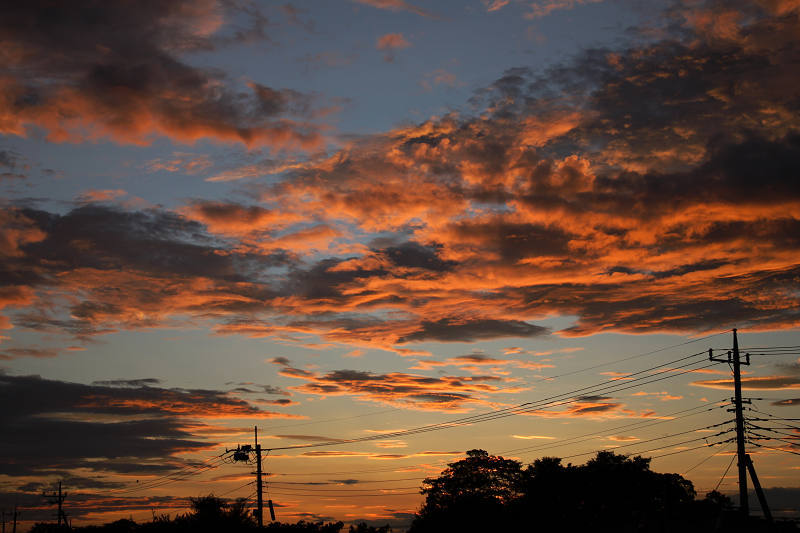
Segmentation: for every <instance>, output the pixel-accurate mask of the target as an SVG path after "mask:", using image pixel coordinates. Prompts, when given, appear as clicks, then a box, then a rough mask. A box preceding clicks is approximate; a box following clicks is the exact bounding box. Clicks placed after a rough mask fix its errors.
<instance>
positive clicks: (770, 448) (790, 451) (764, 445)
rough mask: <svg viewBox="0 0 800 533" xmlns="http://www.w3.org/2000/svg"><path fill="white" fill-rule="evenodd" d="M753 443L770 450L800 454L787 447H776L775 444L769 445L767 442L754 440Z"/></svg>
mask: <svg viewBox="0 0 800 533" xmlns="http://www.w3.org/2000/svg"><path fill="white" fill-rule="evenodd" d="M751 444H752V445H753V446H757V447H759V448H766V449H768V450H775V451H778V452H785V453H791V454H793V455H800V452H793V451H792V450H787V449H785V448H775V447H774V446H767V445H766V444H759V443H758V442H752V443H751Z"/></svg>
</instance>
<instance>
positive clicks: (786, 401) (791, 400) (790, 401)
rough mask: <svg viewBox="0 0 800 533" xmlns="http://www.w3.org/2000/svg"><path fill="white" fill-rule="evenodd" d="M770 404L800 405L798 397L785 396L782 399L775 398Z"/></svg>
mask: <svg viewBox="0 0 800 533" xmlns="http://www.w3.org/2000/svg"><path fill="white" fill-rule="evenodd" d="M770 405H781V406H784V405H800V398H786V399H784V400H776V401H774V402H772V403H771V404H770Z"/></svg>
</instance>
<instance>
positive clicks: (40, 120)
mask: <svg viewBox="0 0 800 533" xmlns="http://www.w3.org/2000/svg"><path fill="white" fill-rule="evenodd" d="M226 17H227V18H229V19H234V18H238V19H247V20H248V21H249V22H251V25H250V26H249V27H245V28H238V27H236V25H235V24H227V25H226V24H225V18H226ZM0 21H2V23H0V38H1V39H2V41H3V42H4V44H5V49H6V52H7V53H6V55H5V56H4V57H5V59H6V61H5V65H4V69H3V73H4V74H5V79H4V82H3V85H4V93H6V94H7V95H8V96H9V98H6V99H4V107H5V109H3V111H4V112H5V115H6V116H8V117H11V120H9V121H7V124H6V130H7V132H8V133H14V134H17V135H25V134H27V132H28V130H29V128H30V126H37V127H40V128H42V129H44V130H46V131H48V133H49V138H50V139H52V140H56V141H64V140H83V139H84V138H86V137H87V132H91V133H90V134H89V136H91V137H96V136H109V137H111V138H113V139H115V140H117V141H121V142H130V143H136V144H142V143H146V142H149V140H150V139H152V138H153V137H154V136H159V135H165V136H169V137H171V138H173V139H175V140H177V141H182V142H191V141H194V140H196V139H198V138H202V137H211V138H215V139H218V140H227V141H241V142H243V143H246V144H268V145H273V146H295V147H299V146H306V147H309V146H316V145H317V144H318V143H319V142H320V137H319V134H318V132H317V131H316V128H315V127H313V126H311V125H309V124H306V123H299V122H295V121H292V120H289V119H287V118H283V117H279V116H278V115H282V114H286V113H292V112H293V111H294V108H295V107H296V105H294V104H293V103H294V102H295V101H297V100H298V98H296V97H292V98H288V97H286V96H285V95H284V93H282V92H281V91H277V92H275V91H274V90H273V89H270V88H268V87H265V86H263V85H258V86H254V87H253V88H252V89H251V90H250V91H245V90H242V89H241V88H236V87H235V86H234V84H232V83H231V82H230V81H229V80H226V79H225V77H224V75H222V74H221V73H219V72H218V71H214V70H211V69H203V68H196V67H192V66H190V65H188V64H187V63H184V62H183V61H182V60H181V59H180V56H181V55H182V54H183V53H185V52H197V51H207V50H213V49H216V48H219V47H220V46H223V45H226V44H230V43H233V42H242V41H251V40H254V39H264V38H265V34H264V28H265V26H266V24H267V23H268V21H267V19H266V18H265V17H264V16H263V15H262V14H261V13H260V12H259V11H258V10H256V9H254V8H252V7H250V6H249V5H247V4H238V3H230V2H207V3H203V4H197V3H193V2H185V1H180V2H170V3H169V4H168V5H167V4H162V3H160V2H152V1H150V2H143V3H136V4H135V5H134V4H127V3H107V2H94V1H91V0H85V1H80V2H73V3H70V4H68V5H52V4H50V3H48V2H45V1H33V2H25V3H11V4H8V3H7V4H4V6H3V8H2V11H0ZM228 30H230V31H228ZM270 91H273V92H275V94H276V95H278V97H270V96H269V94H268V93H269V92H270ZM280 102H286V103H287V105H277V104H278V103H280ZM288 104H292V105H288Z"/></svg>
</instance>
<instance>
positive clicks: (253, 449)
mask: <svg viewBox="0 0 800 533" xmlns="http://www.w3.org/2000/svg"><path fill="white" fill-rule="evenodd" d="M253 433H254V435H255V446H251V445H249V444H244V445H238V446H237V447H236V449H235V450H226V452H228V453H229V452H233V461H234V462H240V463H247V464H253V463H252V461H253V459H252V458H251V457H252V456H251V455H250V454H251V453H253V454H255V463H256V471H255V472H252V473H253V474H255V475H256V494H257V495H258V503H257V507H256V510H255V511H254V512H253V514H255V515H256V520H257V521H258V527H264V481H263V478H264V475H269V474H268V473H265V472H264V471H263V470H262V458H261V445H260V444H259V443H258V426H255V427H254V428H253ZM267 504H268V505H269V514H270V516H271V517H272V520H273V521H274V520H275V509H274V507H273V506H272V500H268V501H267Z"/></svg>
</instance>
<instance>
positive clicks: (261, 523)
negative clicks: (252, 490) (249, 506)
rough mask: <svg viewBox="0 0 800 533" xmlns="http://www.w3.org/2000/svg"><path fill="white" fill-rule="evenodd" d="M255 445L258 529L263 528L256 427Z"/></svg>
mask: <svg viewBox="0 0 800 533" xmlns="http://www.w3.org/2000/svg"><path fill="white" fill-rule="evenodd" d="M253 429H254V430H255V444H256V492H257V493H258V511H257V513H258V527H264V497H263V492H262V490H263V486H262V483H261V445H260V444H259V443H258V426H254V427H253Z"/></svg>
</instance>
